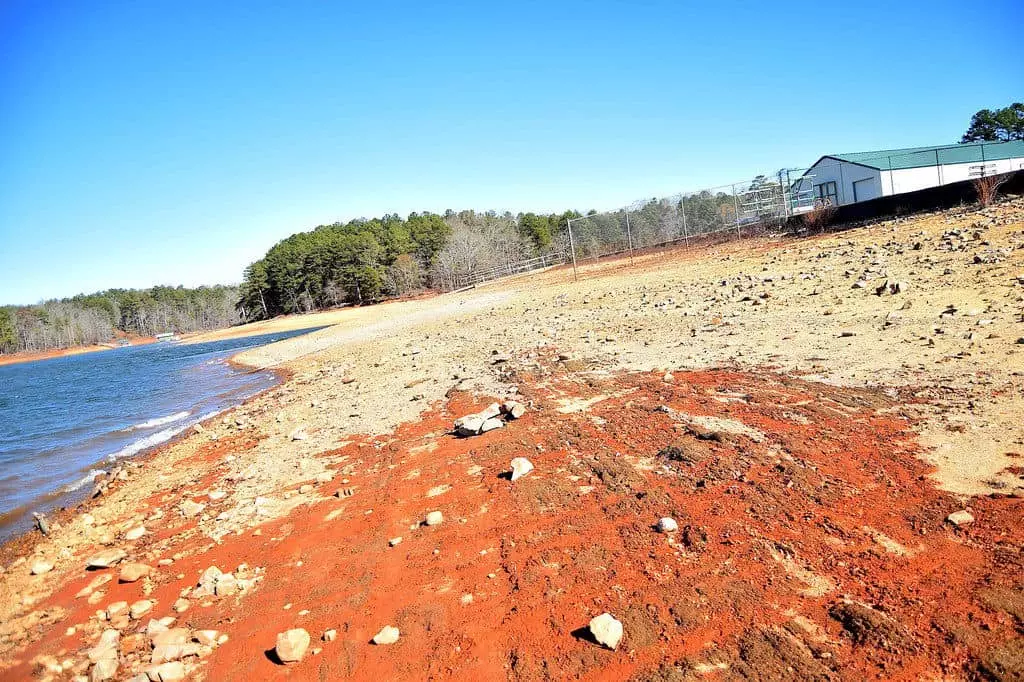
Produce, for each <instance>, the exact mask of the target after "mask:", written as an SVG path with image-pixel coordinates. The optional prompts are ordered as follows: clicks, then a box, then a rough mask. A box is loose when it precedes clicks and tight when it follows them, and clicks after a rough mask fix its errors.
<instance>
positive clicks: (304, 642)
mask: <svg viewBox="0 0 1024 682" xmlns="http://www.w3.org/2000/svg"><path fill="white" fill-rule="evenodd" d="M308 648H309V633H308V632H306V631H305V630H303V629H302V628H295V629H294V630H288V631H286V632H282V633H281V634H279V635H278V636H277V644H276V645H275V646H274V652H275V653H276V654H277V658H278V660H280V661H281V662H282V663H294V662H296V661H301V660H302V658H303V657H304V656H305V655H306V649H308Z"/></svg>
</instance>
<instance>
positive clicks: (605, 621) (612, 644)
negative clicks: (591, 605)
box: [588, 613, 622, 649]
mask: <svg viewBox="0 0 1024 682" xmlns="http://www.w3.org/2000/svg"><path fill="white" fill-rule="evenodd" d="M588 627H589V629H590V634H592V635H593V636H594V639H595V640H597V643H598V644H600V645H602V646H606V647H608V648H609V649H615V648H616V647H617V646H619V642H620V641H622V623H620V622H619V621H617V620H616V619H615V616H613V615H612V614H610V613H602V614H601V615H600V616H595V617H594V618H592V619H591V620H590V625H589V626H588Z"/></svg>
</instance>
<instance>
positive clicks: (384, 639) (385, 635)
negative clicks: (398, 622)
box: [373, 625, 401, 645]
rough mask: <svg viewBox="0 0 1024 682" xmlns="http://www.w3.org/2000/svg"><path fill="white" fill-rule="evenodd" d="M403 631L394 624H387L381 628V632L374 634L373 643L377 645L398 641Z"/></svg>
mask: <svg viewBox="0 0 1024 682" xmlns="http://www.w3.org/2000/svg"><path fill="white" fill-rule="evenodd" d="M400 635H401V633H400V632H399V631H398V628H396V627H395V626H393V625H385V626H384V627H382V628H381V629H380V632H378V633H377V634H375V635H374V636H373V643H374V644H377V645H382V644H394V643H395V642H397V641H398V638H399V636H400Z"/></svg>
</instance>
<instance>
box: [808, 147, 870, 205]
mask: <svg viewBox="0 0 1024 682" xmlns="http://www.w3.org/2000/svg"><path fill="white" fill-rule="evenodd" d="M807 175H810V176H813V178H812V179H811V184H812V185H820V184H822V183H824V182H835V183H836V192H837V194H838V205H840V206H843V205H845V204H852V203H853V202H854V198H853V197H854V194H853V183H855V182H857V183H860V182H861V181H867V182H866V183H865V184H863V185H862V184H858V188H860V189H866V188H867V187H873V188H874V190H875V193H874V194H871V195H870V196H859V194H860V193H859V194H858V197H857V200H858V201H864V200H866V199H874V198H875V197H880V196H884V195H885V194H888V192H886V187H885V186H884V185H883V183H882V181H881V173H879V171H877V170H875V169H874V168H868V167H866V166H858V165H857V164H855V163H849V162H847V161H838V160H836V159H822V160H821V161H819V162H818V163H816V164H814V165H813V166H812V167H811V168H810V169H809V170H808V171H807Z"/></svg>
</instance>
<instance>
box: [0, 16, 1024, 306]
mask: <svg viewBox="0 0 1024 682" xmlns="http://www.w3.org/2000/svg"><path fill="white" fill-rule="evenodd" d="M1022 26H1024V5H1022V4H1021V2H1020V0H1008V1H1005V2H999V1H996V2H978V3H965V2H957V3H950V2H943V1H941V0H939V1H930V2H893V1H892V0H889V1H887V2H882V3H876V2H857V3H849V2H809V3H808V2H802V3H801V2H797V3H778V2H774V3H755V2H742V3H730V2H683V1H681V0H672V1H669V2H601V1H600V0H589V1H588V2H571V3H569V2H562V3H559V2H526V3H522V2H506V3H489V2H462V3H429V2H363V3H359V4H346V3H340V2H260V1H258V0H245V1H243V2H221V1H218V2H207V1H203V2H189V1H187V0H175V2H127V1H126V2H121V3H105V2H102V1H101V0H90V1H89V2H70V1H68V2H55V3H50V2H45V1H43V0H3V1H2V2H0V302H8V303H30V302H35V301H38V300H40V299H42V298H48V297H55V296H56V297H59V296H66V295H72V294H75V293H78V292H82V291H93V290H98V289H104V288H107V287H113V286H122V287H145V286H151V285H153V284H179V283H181V284H186V285H197V284H202V283H222V282H223V283H228V282H237V281H238V280H239V279H240V278H241V273H242V268H243V267H244V266H245V265H246V264H248V263H249V262H251V261H253V260H255V259H257V258H259V257H260V256H262V255H263V253H264V252H265V251H266V249H267V248H268V247H270V246H271V245H272V244H274V243H275V242H276V241H278V240H279V239H281V238H283V237H285V236H287V235H289V234H291V233H293V232H297V231H300V230H306V229H310V228H312V227H314V226H315V225H317V224H320V223H326V222H332V221H334V220H348V219H351V218H354V217H360V216H365V217H372V216H376V215H380V214H382V213H385V212H398V213H401V214H403V215H404V214H407V213H408V212H410V211H414V210H431V211H443V210H445V209H447V208H453V209H463V208H475V209H478V210H486V209H496V210H499V211H500V210H506V209H507V210H512V211H519V210H535V211H554V210H563V209H566V208H576V209H581V210H585V209H589V208H598V209H602V208H612V207H616V206H618V205H622V204H625V203H627V202H630V201H633V200H634V199H637V198H640V197H644V196H654V195H664V194H671V193H674V192H678V191H681V190H684V189H694V188H699V187H704V186H710V185H717V184H721V183H727V182H732V181H740V180H743V179H744V178H748V177H750V176H752V175H753V174H755V173H758V172H762V171H773V170H775V169H778V168H779V167H782V166H804V165H809V164H810V163H811V162H813V161H814V160H815V159H816V158H817V157H818V156H820V155H822V154H825V153H830V152H841V151H860V150H870V149H878V148H890V147H904V146H913V145H928V144H934V143H947V142H955V141H957V139H958V138H959V136H960V135H961V134H962V133H963V131H964V129H965V127H966V126H967V123H968V120H969V119H970V116H971V114H972V113H974V111H976V110H977V109H979V108H982V107H997V106H1004V105H1006V104H1009V103H1010V102H1012V101H1015V100H1018V101H1019V100H1020V99H1022V98H1024V57H1022V51H1021V44H1022V43H1021V41H1022V38H1024V35H1022V29H1021V27H1022Z"/></svg>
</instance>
